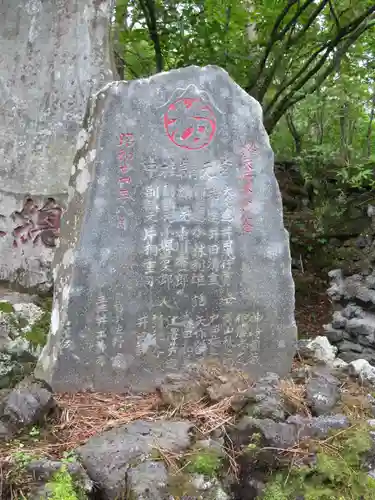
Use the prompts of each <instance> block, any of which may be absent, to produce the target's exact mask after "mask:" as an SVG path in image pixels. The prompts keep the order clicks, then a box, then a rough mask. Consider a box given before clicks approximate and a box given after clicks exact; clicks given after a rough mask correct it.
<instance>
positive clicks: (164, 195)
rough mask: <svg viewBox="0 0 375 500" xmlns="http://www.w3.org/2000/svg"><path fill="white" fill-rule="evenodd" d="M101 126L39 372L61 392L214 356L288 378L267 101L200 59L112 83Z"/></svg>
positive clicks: (97, 112) (134, 378) (289, 285)
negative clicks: (266, 126)
mask: <svg viewBox="0 0 375 500" xmlns="http://www.w3.org/2000/svg"><path fill="white" fill-rule="evenodd" d="M87 123H88V127H90V132H89V133H88V135H87V141H86V142H85V144H84V146H83V148H82V149H81V150H80V151H79V153H78V155H77V157H76V164H75V167H74V170H73V176H72V179H71V187H70V190H71V200H70V204H69V208H68V211H67V214H66V216H65V217H64V226H63V229H62V235H63V238H62V244H61V245H60V247H59V251H58V258H57V261H56V262H61V265H60V267H59V269H58V278H57V286H56V295H55V303H54V312H53V315H52V333H51V335H50V338H49V342H48V345H47V347H46V349H45V351H44V353H43V355H42V358H41V361H40V365H39V371H38V373H39V374H40V375H41V376H42V377H45V378H46V380H48V381H50V382H51V384H52V386H53V387H54V389H55V390H77V389H82V388H95V389H103V390H105V389H110V390H114V389H115V390H124V385H126V386H129V385H130V386H132V387H133V388H137V389H148V388H150V387H152V386H153V385H154V381H155V379H156V378H159V377H160V376H161V375H162V374H163V373H165V372H169V371H171V372H174V371H176V372H178V371H181V370H183V369H184V367H185V365H186V364H188V363H191V362H195V361H207V360H208V359H213V360H214V359H216V360H217V359H219V360H220V361H221V362H222V363H223V364H224V365H225V364H233V363H235V364H236V366H237V367H241V368H243V369H244V370H245V371H247V372H250V373H252V374H253V375H254V376H260V375H262V374H264V373H265V372H267V371H270V370H272V371H274V370H277V371H278V372H280V373H279V374H286V373H287V372H288V371H289V369H290V366H291V361H292V357H293V355H294V350H295V340H296V325H295V320H294V285H293V281H292V276H291V270H290V253H289V245H288V237H287V233H286V231H285V229H284V226H283V218H282V204H281V197H280V193H279V189H278V185H277V182H276V179H275V176H274V173H273V154H272V150H271V148H270V144H269V140H268V137H267V135H266V132H265V130H264V127H263V124H262V116H261V108H260V106H259V104H258V103H257V102H256V101H255V100H254V99H252V98H251V97H249V96H248V95H247V94H246V93H245V92H244V91H243V90H242V89H241V88H240V87H238V86H237V85H236V84H234V82H233V81H232V80H231V79H230V78H229V76H228V74H227V73H226V72H224V71H223V70H221V69H220V68H216V67H211V66H209V67H205V68H198V67H189V68H184V69H181V70H176V71H172V72H170V73H162V74H159V75H156V76H153V77H151V78H149V79H147V80H140V81H133V82H117V83H113V84H110V85H108V86H107V87H106V88H105V89H103V91H102V92H100V93H99V94H98V96H97V98H96V99H95V100H93V104H92V108H91V112H90V115H89V117H88V120H87Z"/></svg>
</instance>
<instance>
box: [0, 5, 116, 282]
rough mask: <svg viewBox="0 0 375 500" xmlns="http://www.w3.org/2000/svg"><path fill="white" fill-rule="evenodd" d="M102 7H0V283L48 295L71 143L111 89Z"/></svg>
mask: <svg viewBox="0 0 375 500" xmlns="http://www.w3.org/2000/svg"><path fill="white" fill-rule="evenodd" d="M110 4H111V0H100V1H96V2H93V1H92V0H43V1H42V0H2V1H1V2H0V46H1V51H0V178H1V186H0V255H1V261H0V282H1V281H4V282H11V283H14V284H16V285H18V286H21V287H22V288H29V289H32V288H37V289H39V290H45V289H48V288H50V287H51V285H52V277H51V270H50V264H51V261H52V257H53V253H54V248H55V246H56V242H57V239H58V235H59V230H60V220H61V216H62V213H63V210H64V207H65V202H66V198H67V190H68V183H69V177H70V170H71V165H72V162H73V158H74V153H75V151H76V142H77V135H78V132H79V130H80V128H81V126H82V121H83V117H84V113H85V110H86V108H87V102H88V99H89V97H90V95H91V93H92V92H97V91H98V90H99V89H100V88H101V87H102V86H103V85H104V83H106V82H108V81H110V80H113V79H114V76H113V73H112V71H111V67H112V65H111V59H110V49H109V41H108V34H109V19H110Z"/></svg>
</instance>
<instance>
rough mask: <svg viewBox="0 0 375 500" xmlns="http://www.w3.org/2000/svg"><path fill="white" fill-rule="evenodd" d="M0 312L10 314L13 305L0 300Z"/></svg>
mask: <svg viewBox="0 0 375 500" xmlns="http://www.w3.org/2000/svg"><path fill="white" fill-rule="evenodd" d="M0 312H3V313H6V314H10V313H13V312H14V307H13V306H12V304H10V303H9V302H0Z"/></svg>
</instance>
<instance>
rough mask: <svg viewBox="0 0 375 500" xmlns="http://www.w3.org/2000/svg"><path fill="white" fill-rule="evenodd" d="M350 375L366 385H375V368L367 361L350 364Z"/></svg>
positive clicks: (361, 360) (360, 360)
mask: <svg viewBox="0 0 375 500" xmlns="http://www.w3.org/2000/svg"><path fill="white" fill-rule="evenodd" d="M349 374H350V375H352V376H355V377H358V379H359V380H360V381H361V382H362V383H364V384H366V383H367V384H370V385H375V367H374V366H371V365H370V363H369V362H368V361H366V360H365V359H357V360H354V361H352V362H351V363H349Z"/></svg>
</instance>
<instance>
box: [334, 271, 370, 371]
mask: <svg viewBox="0 0 375 500" xmlns="http://www.w3.org/2000/svg"><path fill="white" fill-rule="evenodd" d="M329 274H330V278H331V286H330V288H329V290H328V295H329V296H330V297H331V299H332V300H333V302H334V306H335V307H336V308H338V310H336V311H335V312H334V313H333V317H332V322H331V323H330V324H328V325H326V326H325V333H326V336H327V337H328V339H329V340H330V341H331V342H332V343H333V344H335V346H336V347H337V349H338V354H337V356H338V357H339V358H341V359H343V360H344V361H347V362H351V361H354V360H356V359H364V360H367V361H369V362H370V363H371V364H372V365H374V366H375V295H374V290H373V289H372V288H371V287H372V283H373V280H374V279H375V270H374V269H373V268H370V269H369V270H367V271H364V272H363V273H361V274H354V275H351V276H345V275H344V273H343V272H341V271H340V270H335V271H331V273H329Z"/></svg>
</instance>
